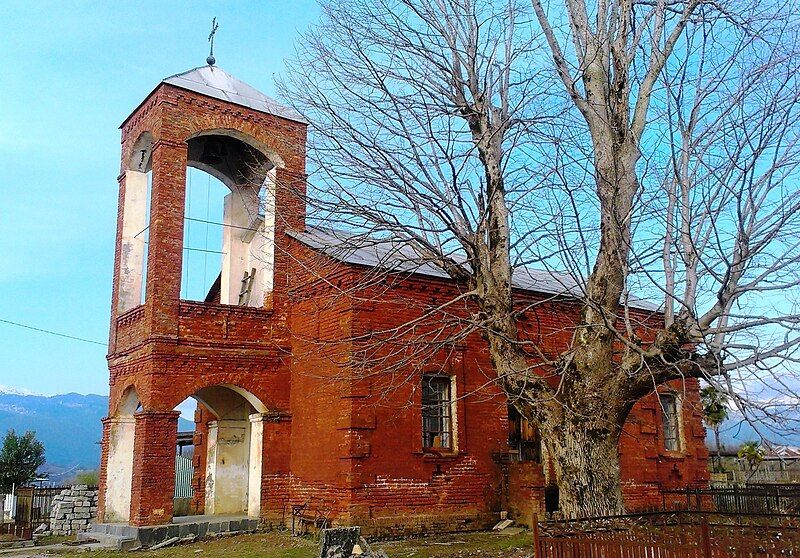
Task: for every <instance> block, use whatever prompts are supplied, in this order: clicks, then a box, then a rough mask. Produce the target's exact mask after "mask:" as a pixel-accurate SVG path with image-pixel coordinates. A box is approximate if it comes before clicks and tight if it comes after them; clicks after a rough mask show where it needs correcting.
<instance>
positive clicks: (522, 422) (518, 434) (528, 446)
mask: <svg viewBox="0 0 800 558" xmlns="http://www.w3.org/2000/svg"><path fill="white" fill-rule="evenodd" d="M508 445H509V446H510V447H511V449H512V450H513V451H516V454H517V459H518V460H519V461H532V462H534V463H541V462H542V440H541V437H540V436H539V429H538V428H537V427H536V425H535V424H533V423H531V422H530V421H529V420H528V419H526V418H525V417H523V416H522V415H520V414H519V411H517V409H516V408H515V407H514V406H513V405H509V406H508Z"/></svg>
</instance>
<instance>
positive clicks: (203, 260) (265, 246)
mask: <svg viewBox="0 0 800 558" xmlns="http://www.w3.org/2000/svg"><path fill="white" fill-rule="evenodd" d="M227 133H230V132H229V131H220V130H218V131H216V132H214V133H211V132H209V133H203V134H201V135H198V136H195V137H193V138H191V139H189V140H188V141H187V146H188V148H187V166H188V168H187V174H186V203H185V213H184V237H183V268H182V274H181V298H182V299H184V300H194V301H201V302H208V303H217V304H226V305H234V306H253V307H262V306H263V305H264V300H265V296H267V295H268V294H269V292H271V291H272V282H273V262H274V223H275V214H274V192H275V166H274V164H273V163H272V162H271V161H270V159H269V158H267V156H266V155H264V154H263V153H262V152H261V151H259V150H258V149H256V148H254V147H252V146H251V145H249V144H248V143H246V142H245V141H243V139H240V138H238V137H234V136H233V135H226V134H227Z"/></svg>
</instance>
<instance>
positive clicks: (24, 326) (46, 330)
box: [0, 318, 106, 347]
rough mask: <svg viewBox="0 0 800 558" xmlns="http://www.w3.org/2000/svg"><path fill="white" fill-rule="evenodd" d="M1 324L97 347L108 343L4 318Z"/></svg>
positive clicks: (1, 319)
mask: <svg viewBox="0 0 800 558" xmlns="http://www.w3.org/2000/svg"><path fill="white" fill-rule="evenodd" d="M0 322H3V323H4V324H9V325H13V326H17V327H21V328H25V329H31V330H33V331H38V332H40V333H47V334H49V335H55V336H57V337H65V338H67V339H73V340H75V341H83V342H84V343H93V344H95V345H102V346H104V347H105V346H106V343H101V342H100V341H94V340H93V339H84V338H83V337H75V336H74V335H67V334H66V333H58V332H56V331H50V330H49V329H42V328H39V327H33V326H29V325H25V324H20V323H18V322H12V321H11V320H4V319H3V318H0Z"/></svg>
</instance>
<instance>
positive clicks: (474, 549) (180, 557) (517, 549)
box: [9, 529, 533, 558]
mask: <svg viewBox="0 0 800 558" xmlns="http://www.w3.org/2000/svg"><path fill="white" fill-rule="evenodd" d="M370 544H371V546H372V548H373V549H375V550H378V549H382V550H384V551H385V552H386V553H387V554H388V555H389V557H390V558H412V557H413V558H434V557H436V558H440V557H441V558H455V557H460V558H468V557H481V558H500V557H502V558H529V557H531V556H532V554H533V551H532V545H533V536H532V535H531V533H530V532H529V531H520V530H517V529H510V530H509V531H508V532H506V533H491V532H481V533H461V534H453V535H436V536H428V537H419V538H412V539H404V540H400V541H378V542H374V543H370ZM316 555H317V540H316V539H314V538H311V537H308V538H306V537H302V538H297V537H292V536H290V535H289V534H288V533H285V532H277V531H273V532H268V533H258V534H255V535H237V536H229V537H222V538H218V539H209V540H203V541H199V542H196V543H192V544H184V545H180V546H173V547H170V548H163V549H160V550H152V551H151V550H144V551H137V552H135V553H133V554H131V553H123V552H116V551H109V550H87V549H84V548H82V547H72V548H69V549H66V548H64V547H63V546H62V547H60V548H59V547H51V548H45V547H38V548H31V549H27V552H26V551H24V550H22V549H20V552H18V553H15V554H14V555H13V558H32V557H43V556H57V557H58V558H61V557H64V558H66V557H71V556H74V557H78V556H80V558H123V557H124V558H133V557H134V556H142V557H147V558H230V557H236V558H316ZM9 558H12V556H9Z"/></svg>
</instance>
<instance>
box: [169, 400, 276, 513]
mask: <svg viewBox="0 0 800 558" xmlns="http://www.w3.org/2000/svg"><path fill="white" fill-rule="evenodd" d="M188 399H193V400H195V401H196V402H197V407H198V410H197V412H196V413H194V417H193V418H194V419H195V420H196V423H195V429H196V431H195V434H194V442H195V443H194V465H195V471H194V478H195V483H194V488H195V491H196V493H195V494H194V495H193V498H194V505H193V506H190V510H191V511H190V512H189V513H202V514H204V515H248V516H250V517H258V515H259V512H260V507H261V469H262V457H263V447H264V446H263V420H264V417H265V414H266V411H267V409H266V407H265V406H264V405H263V404H262V403H261V401H260V400H259V399H258V398H257V397H255V396H254V395H253V394H252V393H250V392H248V391H246V390H244V389H242V388H239V387H237V386H233V385H225V384H223V385H215V386H211V387H205V388H202V389H200V390H198V391H197V392H195V393H194V394H192V395H191V396H190V397H189V398H188ZM182 407H185V405H184V404H181V405H179V406H178V407H176V408H177V409H181V408H182ZM180 480H181V479H180V477H179V473H176V483H177V482H180ZM176 496H177V491H176ZM177 508H178V506H176V509H177Z"/></svg>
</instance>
